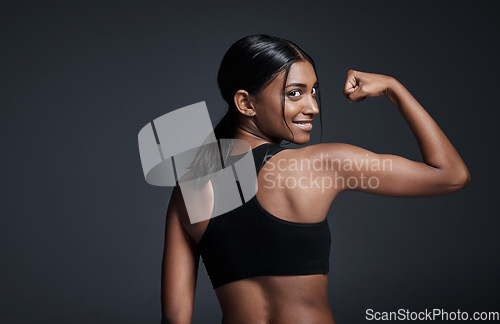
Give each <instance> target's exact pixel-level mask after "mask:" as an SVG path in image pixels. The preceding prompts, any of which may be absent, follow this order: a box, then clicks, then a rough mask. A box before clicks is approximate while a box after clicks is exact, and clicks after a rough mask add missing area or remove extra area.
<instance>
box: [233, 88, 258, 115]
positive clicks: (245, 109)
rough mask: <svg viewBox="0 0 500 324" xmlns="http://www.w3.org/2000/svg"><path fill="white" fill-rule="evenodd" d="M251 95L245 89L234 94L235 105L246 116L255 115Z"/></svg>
mask: <svg viewBox="0 0 500 324" xmlns="http://www.w3.org/2000/svg"><path fill="white" fill-rule="evenodd" d="M251 99H252V98H251V95H250V94H249V93H248V92H247V91H245V90H238V91H236V93H235V94H234V105H235V106H236V109H238V111H239V112H240V113H241V114H243V115H245V116H255V115H256V113H255V109H254V107H253V105H252V100H251Z"/></svg>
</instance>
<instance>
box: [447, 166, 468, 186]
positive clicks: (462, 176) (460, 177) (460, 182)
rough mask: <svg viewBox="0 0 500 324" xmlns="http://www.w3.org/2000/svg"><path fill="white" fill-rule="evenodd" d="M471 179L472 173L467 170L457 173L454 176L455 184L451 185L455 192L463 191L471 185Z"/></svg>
mask: <svg viewBox="0 0 500 324" xmlns="http://www.w3.org/2000/svg"><path fill="white" fill-rule="evenodd" d="M470 179H471V176H470V172H469V170H468V169H467V168H465V169H463V170H461V171H460V172H456V173H455V174H454V176H453V182H452V184H451V186H452V188H454V189H455V190H461V189H463V188H465V187H467V185H468V184H469V182H470Z"/></svg>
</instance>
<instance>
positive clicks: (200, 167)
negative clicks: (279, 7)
mask: <svg viewBox="0 0 500 324" xmlns="http://www.w3.org/2000/svg"><path fill="white" fill-rule="evenodd" d="M297 61H308V62H309V63H311V65H312V66H313V69H314V72H315V73H316V66H315V65H314V61H313V59H312V58H311V57H310V56H309V55H308V54H307V53H306V52H304V51H303V50H302V49H301V48H300V47H299V46H297V45H295V44H294V43H292V42H291V41H288V40H285V39H281V38H277V37H273V36H269V35H265V34H257V35H250V36H246V37H244V38H242V39H240V40H238V41H236V42H235V43H234V44H233V45H231V47H230V48H229V49H228V50H227V52H226V54H225V55H224V58H223V59H222V62H221V65H220V68H219V73H218V76H217V82H218V85H219V89H220V92H221V94H222V97H223V98H224V100H225V101H226V103H227V104H228V110H227V112H226V114H225V115H224V116H223V117H222V119H221V120H220V121H219V122H218V124H217V126H216V127H215V129H214V135H215V137H216V138H217V140H219V139H221V138H228V139H230V138H233V135H234V133H235V126H236V123H237V117H238V110H237V108H236V106H235V104H234V95H235V93H236V92H237V91H238V90H246V91H247V92H248V93H250V94H251V95H258V94H259V93H260V91H261V90H262V89H264V88H265V87H266V86H267V85H268V84H269V83H271V82H272V81H273V80H274V79H275V78H276V77H277V76H278V75H279V74H280V73H282V72H284V73H285V74H284V76H285V79H284V82H285V83H284V84H283V96H282V98H283V103H282V113H283V120H284V121H285V125H286V126H287V127H288V129H289V130H290V132H291V133H292V137H293V136H294V135H293V132H292V131H291V129H290V127H289V126H288V124H287V123H286V120H285V95H284V90H285V85H286V80H287V78H288V73H289V71H290V68H291V66H292V64H293V63H295V62H297ZM316 75H317V73H316ZM316 90H317V98H318V105H320V104H321V99H320V91H319V82H318V86H317V88H316ZM320 122H321V137H320V142H321V138H322V136H323V122H322V119H321V109H320ZM292 141H293V139H292ZM205 143H206V142H205ZM287 144H289V143H287ZM214 145H217V143H212V144H208V145H204V146H202V147H201V148H200V150H199V151H198V152H197V154H196V157H195V159H194V161H193V163H192V164H191V166H190V169H191V171H192V172H193V173H194V174H193V176H194V177H195V178H200V177H202V176H204V175H208V174H210V173H213V172H215V171H217V170H218V169H219V166H220V165H221V164H220V163H219V162H218V160H221V162H222V166H223V167H224V161H225V160H226V158H227V156H228V155H229V153H230V152H231V148H232V141H220V146H219V147H218V148H219V149H217V147H215V146H214ZM209 146H211V147H209Z"/></svg>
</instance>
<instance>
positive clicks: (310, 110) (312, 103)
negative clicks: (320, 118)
mask: <svg viewBox="0 0 500 324" xmlns="http://www.w3.org/2000/svg"><path fill="white" fill-rule="evenodd" d="M302 112H303V113H304V114H305V115H313V116H314V115H317V114H318V113H319V108H318V103H317V102H316V99H315V98H314V97H312V96H310V97H309V101H308V102H307V103H306V106H305V107H304V109H303V111H302Z"/></svg>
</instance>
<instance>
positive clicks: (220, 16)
mask: <svg viewBox="0 0 500 324" xmlns="http://www.w3.org/2000/svg"><path fill="white" fill-rule="evenodd" d="M498 13H499V12H498V10H497V9H496V6H495V5H494V2H491V3H490V2H484V1H478V2H472V1H468V2H460V1H453V2H452V1H446V2H434V1H418V2H417V1H383V2H382V1H380V2H373V1H361V2H360V1H356V2H346V1H344V2H333V1H322V2H315V1H283V2H271V1H264V2H256V1H249V2H247V3H236V2H233V1H227V2H224V3H216V2H208V1H204V2H199V3H190V2H184V1H183V2H168V1H148V2H139V1H137V2H134V1H119V2H111V1H102V2H89V1H86V2H62V1H61V2H44V3H42V2H17V1H4V2H2V5H1V10H0V25H1V51H0V57H1V71H0V75H1V76H0V82H1V93H2V95H1V118H0V132H1V137H0V147H1V152H2V156H1V159H0V164H1V168H0V174H1V189H0V190H1V194H0V197H1V204H0V213H1V218H0V224H1V227H0V240H1V250H0V251H1V256H2V257H1V260H2V261H1V267H0V271H1V276H0V280H1V282H0V287H1V289H0V298H1V299H0V308H1V311H0V317H1V318H0V322H2V323H159V321H160V271H161V258H162V250H163V235H164V234H163V233H164V223H165V213H166V208H167V204H168V201H169V198H170V194H171V191H172V188H171V187H170V188H168V187H153V186H151V185H149V184H147V183H146V181H145V179H144V176H143V173H142V167H141V162H140V158H139V150H138V144H137V135H138V132H139V130H140V129H141V128H142V127H143V126H144V125H146V124H147V123H149V122H151V121H152V120H153V119H155V118H157V117H159V116H161V115H163V114H165V113H168V112H170V111H173V110H175V109H178V108H182V107H184V106H187V105H190V104H193V103H196V102H200V101H205V102H206V103H207V106H208V109H209V112H210V116H211V119H212V123H213V125H214V126H215V124H216V122H217V121H218V120H219V119H220V118H221V117H222V116H223V114H224V112H225V110H226V105H225V104H224V102H223V100H222V97H221V96H220V94H219V90H218V88H217V84H216V75H217V70H218V67H219V64H220V61H221V59H222V56H223V55H224V53H225V51H226V50H227V49H228V48H229V46H230V45H231V44H232V43H233V42H234V41H236V40H237V39H239V38H241V37H243V36H246V35H249V34H255V33H267V34H270V35H274V36H278V37H283V38H286V39H290V40H292V41H293V42H295V43H297V44H298V45H299V46H301V47H302V48H303V49H304V50H305V51H306V52H308V53H309V54H310V55H311V56H312V57H313V58H314V59H315V62H316V65H317V69H318V78H319V81H320V83H321V90H322V104H323V105H322V118H323V142H345V143H350V144H353V145H357V146H361V147H363V148H366V149H369V150H372V151H374V152H377V153H391V154H397V155H401V156H404V157H406V158H409V159H413V160H418V161H422V160H421V155H420V151H419V148H418V145H417V142H416V141H415V139H414V137H413V135H412V133H411V131H410V129H409V128H408V126H407V125H406V123H405V122H404V119H403V118H402V117H401V115H400V114H399V112H398V111H397V109H396V107H395V106H393V105H392V103H391V102H390V101H389V100H388V99H384V98H382V99H380V98H368V99H366V100H365V101H363V102H361V103H354V104H350V103H349V102H348V101H347V100H346V98H345V97H344V96H343V95H342V87H343V85H344V81H345V77H346V73H347V70H348V69H351V68H352V69H356V70H360V71H364V72H373V73H381V74H387V75H391V76H393V77H395V78H396V79H398V80H399V81H400V82H401V83H402V84H403V85H404V86H405V87H406V88H407V89H408V90H409V91H410V92H411V93H412V94H413V96H414V97H415V98H416V99H417V100H418V101H419V102H420V104H422V106H423V107H424V108H425V109H426V110H427V111H428V112H429V114H430V115H431V116H432V117H433V118H434V120H435V121H436V122H437V123H438V124H439V126H440V127H441V128H442V129H443V131H444V133H445V134H446V135H447V137H448V138H449V139H450V141H451V142H452V144H453V145H454V146H455V148H456V149H457V151H458V152H459V153H460V155H461V157H462V158H463V160H464V161H465V163H466V164H467V166H468V167H469V170H470V173H471V176H472V180H471V182H470V184H469V186H468V187H466V188H465V189H464V190H462V191H459V192H457V193H454V194H451V195H446V196H439V197H431V198H413V199H403V198H390V197H383V196H376V195H369V194H364V193H358V192H345V193H343V194H341V195H340V196H338V197H337V198H336V200H335V201H334V203H333V204H332V207H331V209H330V211H329V214H328V217H329V224H330V227H331V233H332V252H331V267H330V274H329V291H330V303H331V307H332V310H333V314H334V316H335V319H336V321H337V323H338V324H344V323H362V322H365V321H366V320H365V311H366V309H368V308H372V309H374V310H377V311H396V310H398V309H400V308H402V309H409V310H411V311H423V310H424V309H433V308H442V309H443V310H445V311H449V312H454V311H457V310H458V309H459V310H461V311H469V312H474V311H500V308H499V306H498V305H500V303H499V302H500V297H499V288H500V282H499V281H500V280H499V276H498V273H499V272H500V262H499V247H500V238H499V228H500V227H499V225H500V221H499V217H498V205H497V203H498V194H499V193H500V192H499V189H498V182H499V180H500V179H499V176H498V161H499V152H498V144H497V143H498V142H497V140H498V135H499V132H498V128H499V126H498V117H499V113H498V111H499V108H500V107H499V104H498V98H497V92H498V88H499V85H500V84H499V81H498V75H499V64H498V57H499V51H498V49H497V46H498V45H497V43H498V36H497V32H496V30H498V28H499V27H500V26H499V24H498V20H497V18H498ZM319 126H320V125H319V120H316V121H315V130H314V131H313V139H312V141H311V143H310V144H316V143H319V133H320V132H319V130H320V127H319ZM292 147H294V146H292ZM220 320H221V312H220V309H219V306H218V303H217V299H216V296H215V293H214V291H213V289H212V288H211V285H210V282H209V280H208V277H207V275H206V270H205V267H204V265H203V264H202V263H201V261H200V268H199V280H198V284H197V291H196V300H195V311H194V317H193V323H220Z"/></svg>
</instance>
